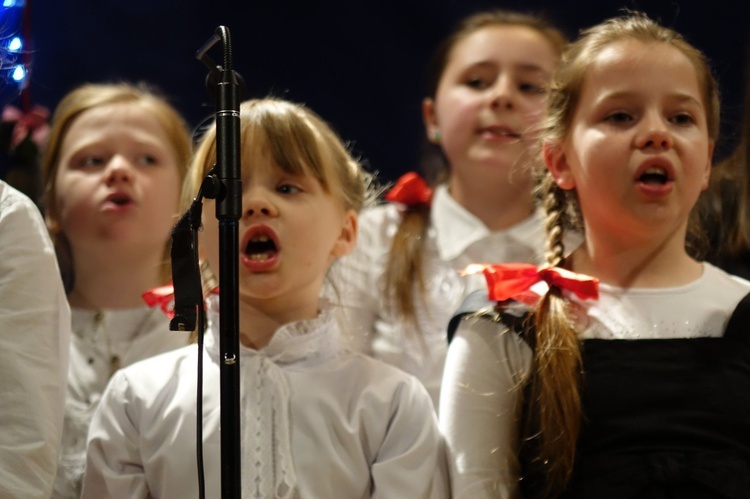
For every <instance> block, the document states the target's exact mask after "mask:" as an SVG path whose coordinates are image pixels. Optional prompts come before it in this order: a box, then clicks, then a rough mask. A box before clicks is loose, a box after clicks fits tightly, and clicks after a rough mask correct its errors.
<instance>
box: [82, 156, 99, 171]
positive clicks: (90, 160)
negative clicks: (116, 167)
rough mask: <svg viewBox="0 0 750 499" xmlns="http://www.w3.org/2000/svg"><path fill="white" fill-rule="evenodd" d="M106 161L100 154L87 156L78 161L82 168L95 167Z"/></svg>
mask: <svg viewBox="0 0 750 499" xmlns="http://www.w3.org/2000/svg"><path fill="white" fill-rule="evenodd" d="M104 163H105V160H104V158H102V157H100V156H85V157H83V158H81V160H80V161H79V162H78V164H79V165H80V166H81V167H82V168H95V167H98V166H102V165H103V164H104Z"/></svg>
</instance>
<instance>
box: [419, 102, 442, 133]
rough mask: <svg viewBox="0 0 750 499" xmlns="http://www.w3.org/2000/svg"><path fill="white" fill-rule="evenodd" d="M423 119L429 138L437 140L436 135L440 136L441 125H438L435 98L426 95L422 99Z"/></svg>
mask: <svg viewBox="0 0 750 499" xmlns="http://www.w3.org/2000/svg"><path fill="white" fill-rule="evenodd" d="M422 121H423V122H424V129H425V133H426V134H427V140H429V141H430V142H435V141H436V139H435V137H439V136H440V127H438V123H437V116H436V115H435V100H434V99H432V98H430V97H425V98H424V100H423V101H422Z"/></svg>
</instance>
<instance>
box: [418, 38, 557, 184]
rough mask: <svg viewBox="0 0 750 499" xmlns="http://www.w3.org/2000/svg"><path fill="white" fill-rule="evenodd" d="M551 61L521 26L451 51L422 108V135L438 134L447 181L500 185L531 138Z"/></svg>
mask: <svg viewBox="0 0 750 499" xmlns="http://www.w3.org/2000/svg"><path fill="white" fill-rule="evenodd" d="M557 60H558V57H557V54H556V52H555V50H554V49H553V47H552V45H551V44H550V42H549V41H548V40H547V39H546V38H545V37H544V36H543V35H541V34H540V33H538V32H537V31H535V30H533V29H531V28H528V27H524V26H492V27H486V28H483V29H481V30H478V31H476V32H474V33H472V34H471V35H469V36H467V37H466V38H464V39H463V40H461V41H459V42H458V43H457V44H456V45H455V46H454V47H453V50H452V51H451V54H450V57H449V60H448V63H447V65H446V67H445V70H444V72H443V75H442V77H441V79H440V83H439V85H438V89H437V93H436V95H435V99H434V101H433V100H431V99H426V100H425V103H424V119H425V123H426V126H427V132H428V136H430V137H431V136H432V134H433V132H434V131H436V130H439V132H440V145H441V147H442V148H443V150H444V152H445V154H446V156H447V158H448V160H449V162H450V165H451V173H452V175H472V176H483V177H485V178H486V179H487V180H488V181H489V182H493V181H497V179H500V181H502V182H503V183H507V181H508V180H507V178H508V173H509V169H510V168H512V167H513V166H514V165H515V164H516V163H517V162H518V159H519V158H520V157H521V155H522V154H523V152H524V150H525V149H526V148H527V147H528V145H529V144H530V143H531V142H532V141H533V139H535V138H536V130H534V128H535V127H536V125H538V124H539V122H540V120H541V119H542V117H543V115H544V111H545V106H544V97H545V88H546V87H547V84H548V83H549V81H550V79H551V76H552V72H553V70H554V68H555V65H556V64H557ZM480 178H481V177H480Z"/></svg>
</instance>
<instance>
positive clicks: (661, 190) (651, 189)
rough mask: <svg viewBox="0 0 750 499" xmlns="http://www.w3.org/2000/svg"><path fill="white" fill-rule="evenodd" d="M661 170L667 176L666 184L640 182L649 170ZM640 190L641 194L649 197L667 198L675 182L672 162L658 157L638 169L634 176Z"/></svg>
mask: <svg viewBox="0 0 750 499" xmlns="http://www.w3.org/2000/svg"><path fill="white" fill-rule="evenodd" d="M654 167H657V168H661V169H662V170H664V172H665V173H666V175H667V181H666V182H665V183H664V184H650V183H645V182H642V181H641V180H640V178H641V176H642V175H643V174H644V173H646V171H647V170H648V169H649V168H654ZM633 180H634V181H635V183H636V185H637V186H638V189H639V190H640V192H641V193H643V194H645V195H646V196H649V197H661V196H666V195H667V194H669V193H670V192H672V190H673V189H674V180H675V168H674V166H673V165H672V162H671V161H669V160H668V159H667V158H665V157H663V156H656V157H653V158H649V159H647V160H646V161H644V162H643V163H641V165H640V166H639V167H638V169H637V170H636V171H635V175H634V176H633Z"/></svg>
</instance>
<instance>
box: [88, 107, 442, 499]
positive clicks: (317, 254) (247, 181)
mask: <svg viewBox="0 0 750 499" xmlns="http://www.w3.org/2000/svg"><path fill="white" fill-rule="evenodd" d="M240 114H241V132H240V133H241V140H242V165H243V179H242V184H243V194H242V207H243V216H242V218H241V220H240V231H241V242H240V248H239V249H240V264H241V265H240V271H239V281H240V284H239V288H240V335H241V356H242V357H241V362H240V366H241V370H242V374H241V376H242V382H241V418H242V421H243V424H242V429H243V432H242V436H241V438H242V442H243V445H242V477H243V481H242V491H243V497H264V498H265V497H284V498H287V497H298V496H299V497H352V498H354V497H357V498H364V497H409V498H426V497H446V496H447V483H445V481H446V480H445V478H444V477H445V474H444V471H445V470H444V467H445V462H444V455H443V454H442V451H441V436H440V434H439V432H438V430H437V422H436V418H435V415H434V412H433V410H432V405H431V403H430V399H429V396H428V395H427V393H426V392H425V390H424V388H423V387H422V386H421V385H420V383H419V382H418V381H417V380H416V379H413V378H412V377H410V376H408V375H406V374H404V373H402V372H401V371H399V370H397V369H394V368H392V367H390V366H386V365H384V364H381V363H379V362H377V361H375V360H372V359H369V358H367V357H364V356H362V355H359V354H353V353H350V352H348V351H346V350H344V349H342V347H341V346H340V342H339V333H338V330H337V328H336V321H335V320H334V317H333V315H334V314H333V313H332V311H331V307H330V305H328V304H327V303H326V302H325V301H321V300H320V299H319V295H320V292H321V287H322V285H323V281H324V278H325V276H326V273H327V272H328V268H329V267H330V265H331V264H332V263H333V261H334V260H336V259H337V258H340V257H342V256H344V255H345V254H346V253H348V252H349V251H351V249H352V248H353V247H354V244H355V240H356V235H357V215H356V212H357V210H359V208H360V207H361V206H362V204H363V202H364V199H365V195H366V190H367V189H366V184H367V177H366V175H365V174H364V172H363V171H362V170H361V168H360V166H359V165H358V164H357V162H355V161H354V160H353V159H352V158H351V157H350V156H349V154H348V152H347V151H346V149H345V147H344V146H343V144H342V143H341V140H340V139H339V138H338V137H337V136H336V135H335V133H334V132H333V131H332V130H331V129H330V128H329V127H328V125H327V124H325V122H323V121H322V120H321V119H320V118H319V117H317V115H315V114H313V113H312V112H311V111H310V110H308V109H306V108H304V107H302V106H299V105H295V104H291V103H288V102H285V101H281V100H274V99H264V100H253V101H249V102H246V103H244V104H243V105H242V106H241V113H240ZM215 138H216V131H215V128H212V129H211V130H209V132H208V133H207V134H206V135H205V137H204V139H203V141H202V143H201V145H200V146H199V148H198V150H197V152H196V156H195V158H194V162H193V169H192V171H191V174H190V176H189V178H188V180H187V182H186V187H185V193H186V196H187V198H192V197H194V196H195V194H196V193H197V192H198V187H199V186H200V184H201V181H202V180H203V178H204V177H205V175H206V173H207V172H208V170H209V169H210V168H211V167H212V166H213V165H214V163H215V161H216V157H215V145H214V143H215ZM214 212H215V210H214V204H213V202H212V201H206V203H205V205H204V207H203V224H204V231H203V233H202V237H201V245H202V248H203V250H204V255H205V257H206V260H207V261H208V263H209V265H210V266H211V267H212V268H217V266H218V263H219V262H218V258H219V248H218V223H217V221H216V219H215V216H214V215H213V213H214ZM208 311H209V331H208V333H207V338H206V352H205V353H204V354H203V355H204V359H205V360H204V364H205V366H204V369H205V372H204V376H203V387H204V388H203V390H204V391H203V393H204V397H203V406H204V408H205V409H204V410H203V415H204V416H203V451H204V456H205V462H206V463H210V465H209V468H208V469H207V470H206V481H205V483H206V495H207V497H219V495H220V475H221V474H220V467H219V466H218V463H219V459H220V445H219V439H220V435H219V431H220V429H219V411H220V408H219V397H218V395H219V370H220V369H219V359H218V354H219V345H218V323H217V322H218V315H219V303H218V297H217V296H216V295H214V296H212V297H210V298H209V299H208ZM197 355H198V350H197V347H195V346H190V347H187V348H183V349H180V350H177V351H175V352H170V353H167V354H164V355H161V356H158V357H155V358H153V359H149V360H146V361H144V362H141V363H139V364H137V365H134V366H132V367H129V368H126V369H123V370H122V371H120V372H119V373H117V374H116V375H115V376H114V378H113V379H112V381H111V383H110V385H109V388H108V389H107V392H106V393H105V394H104V397H103V399H102V402H101V405H100V408H99V412H98V413H97V415H96V417H95V418H94V422H93V423H92V426H91V431H90V433H89V447H88V460H87V468H86V477H85V480H84V481H85V483H84V490H83V497H89V498H97V499H100V498H104V497H184V498H189V497H198V481H197V479H196V477H195V468H196V464H195V461H194V456H195V452H196V451H195V449H196V443H195V437H194V436H195V434H196V426H195V425H196V421H195V420H196V411H195V404H196V401H195V395H194V394H195V393H196V368H197V358H196V356H197Z"/></svg>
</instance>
